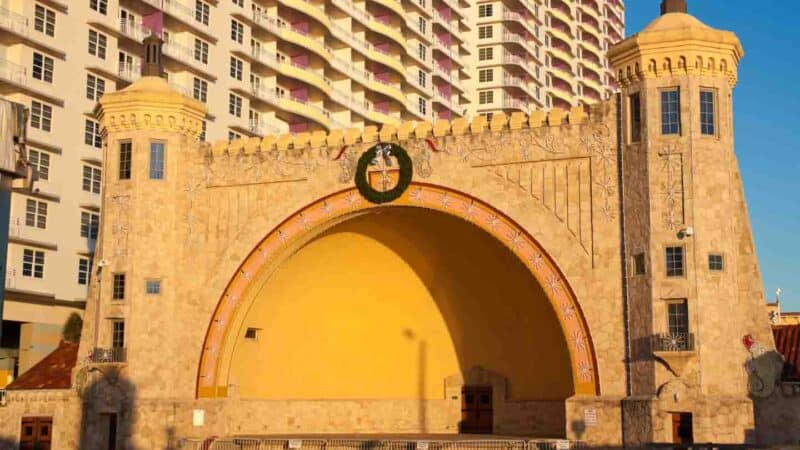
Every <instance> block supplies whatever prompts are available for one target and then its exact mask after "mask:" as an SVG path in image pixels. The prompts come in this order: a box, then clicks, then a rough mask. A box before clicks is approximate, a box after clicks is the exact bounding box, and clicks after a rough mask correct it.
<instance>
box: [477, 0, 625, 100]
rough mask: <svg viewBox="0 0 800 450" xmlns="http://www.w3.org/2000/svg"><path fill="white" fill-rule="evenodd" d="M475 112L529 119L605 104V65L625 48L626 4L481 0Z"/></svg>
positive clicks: (608, 82)
mask: <svg viewBox="0 0 800 450" xmlns="http://www.w3.org/2000/svg"><path fill="white" fill-rule="evenodd" d="M473 9H477V11H476V13H477V15H476V27H475V32H474V42H475V43H476V47H477V49H476V50H475V55H476V57H475V58H474V60H475V61H477V63H476V64H475V66H476V68H477V70H476V72H477V73H476V74H474V75H473V76H474V78H473V79H472V82H473V85H474V87H475V91H476V93H475V97H476V98H475V99H474V101H473V102H474V104H473V105H472V106H473V107H474V108H475V111H476V112H478V113H481V114H490V113H492V112H496V111H504V112H506V113H509V112H513V111H524V112H530V111H532V110H537V109H549V108H551V107H561V108H565V109H568V108H570V107H571V106H575V105H577V104H579V103H581V102H583V103H594V102H597V101H600V100H602V99H605V98H606V97H607V96H608V95H610V93H611V92H613V90H614V89H615V85H614V81H613V79H612V78H613V77H612V73H611V71H610V70H609V67H608V62H607V59H606V51H607V50H608V48H609V47H610V46H611V45H612V44H614V43H616V42H618V41H620V40H622V38H623V36H624V34H625V31H624V6H623V3H622V0H544V1H543V2H542V1H536V0H489V1H486V0H478V2H477V6H476V7H474V8H473Z"/></svg>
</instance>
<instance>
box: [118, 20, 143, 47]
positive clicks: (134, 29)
mask: <svg viewBox="0 0 800 450" xmlns="http://www.w3.org/2000/svg"><path fill="white" fill-rule="evenodd" d="M117 30H119V32H120V33H121V34H122V35H123V36H127V37H129V38H131V39H133V40H134V41H136V42H138V43H141V42H142V41H143V40H144V38H146V37H147V36H148V35H149V34H150V30H148V29H146V28H145V27H143V26H142V24H141V23H139V22H136V21H133V20H130V19H123V18H121V17H120V18H119V21H118V22H117Z"/></svg>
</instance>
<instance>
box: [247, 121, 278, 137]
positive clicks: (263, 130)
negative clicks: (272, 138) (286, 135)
mask: <svg viewBox="0 0 800 450" xmlns="http://www.w3.org/2000/svg"><path fill="white" fill-rule="evenodd" d="M247 129H248V130H249V131H250V132H251V133H253V134H257V135H259V136H265V135H268V134H274V135H278V134H281V130H280V128H278V127H276V126H273V125H270V124H268V123H267V122H264V121H261V120H255V119H250V120H249V121H248V122H247Z"/></svg>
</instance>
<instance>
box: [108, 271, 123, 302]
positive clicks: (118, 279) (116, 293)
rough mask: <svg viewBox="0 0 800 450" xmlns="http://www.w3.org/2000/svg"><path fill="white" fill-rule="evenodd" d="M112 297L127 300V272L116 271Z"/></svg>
mask: <svg viewBox="0 0 800 450" xmlns="http://www.w3.org/2000/svg"><path fill="white" fill-rule="evenodd" d="M111 298H112V299H113V300H125V274H124V273H115V274H114V284H113V285H112V288H111Z"/></svg>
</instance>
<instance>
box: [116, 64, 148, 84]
mask: <svg viewBox="0 0 800 450" xmlns="http://www.w3.org/2000/svg"><path fill="white" fill-rule="evenodd" d="M117 73H118V74H119V77H120V78H122V79H124V80H126V81H129V82H134V81H136V80H138V79H139V78H140V77H141V76H142V66H141V65H139V64H136V63H133V64H131V63H126V62H120V63H119V68H118V69H117Z"/></svg>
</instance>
